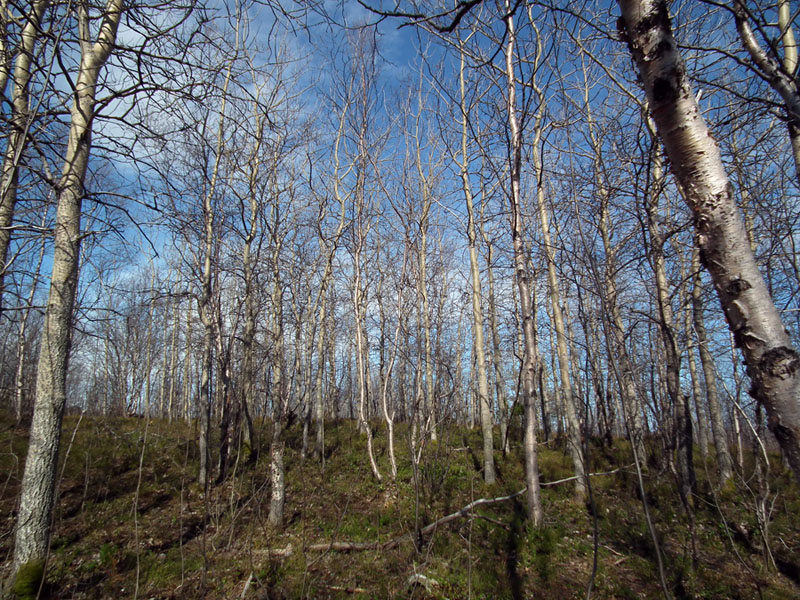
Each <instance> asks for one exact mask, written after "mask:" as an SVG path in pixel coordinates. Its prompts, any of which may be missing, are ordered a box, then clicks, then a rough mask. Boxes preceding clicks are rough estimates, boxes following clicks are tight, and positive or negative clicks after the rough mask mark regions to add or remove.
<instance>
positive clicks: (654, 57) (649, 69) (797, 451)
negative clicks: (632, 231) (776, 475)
mask: <svg viewBox="0 0 800 600" xmlns="http://www.w3.org/2000/svg"><path fill="white" fill-rule="evenodd" d="M619 5H620V7H621V9H622V17H623V19H622V23H623V25H624V29H625V32H626V37H627V41H628V44H629V47H630V50H631V53H632V55H633V59H634V61H635V63H636V65H637V66H638V69H639V73H640V75H641V81H642V84H643V86H644V88H645V92H646V94H647V98H648V102H649V105H650V108H651V113H652V116H653V119H654V120H655V122H656V125H657V127H658V133H659V135H660V136H661V139H662V141H663V143H664V146H665V148H666V150H667V155H668V156H669V159H670V164H671V166H672V170H673V171H674V173H675V175H676V177H677V179H678V181H679V182H680V184H681V187H682V189H683V192H684V197H685V199H686V202H687V204H688V205H689V207H690V208H691V210H692V213H693V216H694V223H695V228H696V231H697V245H698V247H699V248H700V262H701V263H702V264H703V266H704V267H705V268H706V269H707V270H708V272H709V273H710V274H711V278H712V281H713V283H714V288H715V289H716V291H717V295H718V296H719V299H720V303H721V304H722V308H723V310H724V312H725V317H726V319H727V321H728V325H729V327H730V329H731V331H732V332H733V335H734V338H735V341H736V345H737V346H738V347H739V349H740V350H741V352H742V354H743V355H744V358H745V362H746V364H747V374H748V375H749V377H750V380H751V381H752V388H751V394H752V395H753V397H754V398H755V399H756V400H758V401H759V402H761V403H762V404H763V405H764V407H765V408H766V410H767V414H768V416H769V427H770V430H771V431H772V432H773V434H774V435H775V437H776V438H777V439H778V441H779V442H780V444H781V447H782V448H783V451H784V452H785V454H786V456H787V458H788V460H789V463H790V465H791V467H792V470H793V471H794V474H795V478H796V479H797V480H798V481H800V358H798V355H797V351H796V350H795V349H794V348H793V347H792V343H791V340H790V337H789V334H788V333H787V331H786V328H785V326H784V324H783V322H782V321H781V317H780V314H779V312H778V310H777V309H776V308H775V305H774V303H773V301H772V298H771V297H770V295H769V292H768V290H767V287H766V284H765V283H764V279H763V277H762V276H761V273H760V272H759V270H758V266H757V265H756V261H755V258H754V256H753V253H752V251H751V250H750V245H749V241H748V239H747V234H746V232H745V228H744V223H743V221H742V217H741V215H740V214H739V212H738V209H737V206H736V202H735V200H734V197H733V187H732V186H731V184H730V181H729V180H728V176H727V174H726V172H725V168H724V166H723V164H722V159H721V157H720V152H719V147H718V146H717V144H716V142H715V141H714V138H713V137H712V136H711V135H710V132H709V131H708V128H707V126H706V124H705V121H704V119H703V117H702V114H701V112H700V109H699V107H698V105H697V101H696V99H695V95H694V93H693V91H692V89H691V87H690V84H689V79H688V77H687V74H686V66H685V64H684V62H683V59H682V58H681V56H680V53H679V50H678V46H677V44H676V42H675V39H674V38H673V36H672V30H671V24H670V19H669V11H668V8H667V3H666V2H665V1H664V0H619Z"/></svg>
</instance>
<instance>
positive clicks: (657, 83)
mask: <svg viewBox="0 0 800 600" xmlns="http://www.w3.org/2000/svg"><path fill="white" fill-rule="evenodd" d="M677 98H678V90H677V86H675V85H673V84H672V82H671V81H670V80H669V79H666V78H664V77H656V78H655V80H654V81H653V100H654V101H655V103H656V104H661V103H662V102H675V100H677Z"/></svg>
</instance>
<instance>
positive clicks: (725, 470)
mask: <svg viewBox="0 0 800 600" xmlns="http://www.w3.org/2000/svg"><path fill="white" fill-rule="evenodd" d="M692 268H693V270H694V271H695V273H696V274H695V276H694V278H693V279H694V281H693V285H692V314H693V320H694V332H695V335H696V336H697V347H698V350H699V351H700V364H701V366H702V369H703V379H704V380H705V383H706V401H707V403H708V414H709V416H710V417H711V435H712V436H713V439H714V450H715V451H716V454H717V473H718V474H719V482H720V485H724V484H725V483H727V481H728V480H729V479H730V478H731V477H733V461H732V460H731V453H730V450H729V449H728V436H727V434H726V432H725V422H724V421H723V419H722V407H721V406H720V402H719V393H718V392H717V376H716V373H715V369H714V359H713V358H712V356H711V352H710V351H709V350H708V339H707V336H706V325H705V320H704V319H703V289H702V283H701V278H700V270H699V269H700V255H699V252H697V251H696V252H695V254H694V256H693V257H692Z"/></svg>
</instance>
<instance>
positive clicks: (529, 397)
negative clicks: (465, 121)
mask: <svg viewBox="0 0 800 600" xmlns="http://www.w3.org/2000/svg"><path fill="white" fill-rule="evenodd" d="M509 9H510V5H509V3H508V2H506V10H507V15H506V17H505V24H506V47H505V59H506V65H505V66H506V79H507V85H508V88H507V89H508V95H507V102H508V105H507V107H506V108H507V112H508V126H509V130H510V132H511V147H510V167H511V169H510V171H511V172H510V176H511V189H510V190H509V196H508V197H509V202H510V209H511V210H510V217H511V240H512V243H513V247H514V273H515V276H516V281H517V288H518V290H519V304H520V320H521V321H522V332H523V337H524V342H523V343H524V347H525V349H524V351H525V354H524V356H525V358H524V362H523V367H522V389H523V401H524V408H525V435H524V441H523V447H524V451H525V484H526V486H527V490H526V498H527V504H528V516H529V517H530V519H531V521H533V525H534V526H535V527H538V526H540V525H541V524H542V519H543V517H544V514H543V511H542V498H541V489H540V485H539V458H538V445H537V441H536V429H537V423H536V403H535V393H536V391H535V390H536V360H535V355H536V351H535V349H534V343H535V342H534V330H533V314H532V311H531V300H530V298H531V285H530V279H529V277H530V275H529V272H528V269H527V260H526V255H527V253H526V250H525V244H524V242H523V237H522V236H523V231H524V227H523V223H522V206H521V198H520V167H521V162H522V133H521V132H520V127H519V122H518V121H517V103H516V77H515V75H514V44H515V43H516V34H515V31H514V15H513V13H512V12H510V10H509Z"/></svg>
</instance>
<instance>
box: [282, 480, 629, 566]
mask: <svg viewBox="0 0 800 600" xmlns="http://www.w3.org/2000/svg"><path fill="white" fill-rule="evenodd" d="M631 466H632V465H626V466H624V467H620V468H618V469H614V470H613V471H605V472H602V473H589V474H587V475H586V477H596V476H598V475H613V474H614V473H618V472H619V471H622V470H623V469H627V468H628V467H631ZM579 477H582V476H581V475H576V476H574V477H567V478H566V479H559V480H557V481H547V482H543V483H541V485H542V486H543V487H544V486H549V485H558V484H560V483H567V482H568V481H574V480H575V479H578V478H579ZM527 490H528V488H527V487H524V488H522V489H521V490H519V491H517V492H514V493H513V494H508V495H507V496H499V497H497V498H479V499H477V500H474V501H472V502H470V503H469V504H467V505H466V506H465V507H463V508H462V509H460V510H457V511H456V512H454V513H450V514H449V515H446V516H444V517H442V518H441V519H437V520H436V521H434V522H433V523H430V524H429V525H426V526H425V527H423V528H422V529H420V531H419V537H424V536H427V535H429V534H431V533H433V532H434V531H436V529H437V528H439V527H441V526H442V525H446V524H447V523H449V522H450V521H455V520H456V519H460V518H463V517H470V516H471V517H479V518H482V519H486V520H488V521H491V522H493V523H495V524H498V525H501V526H502V524H500V523H498V522H496V521H494V520H492V519H489V518H488V517H486V516H483V515H478V514H473V512H472V511H473V509H475V508H477V507H478V506H483V505H485V504H497V503H499V502H507V501H508V500H513V499H514V498H517V497H519V496H522V495H523V494H524V493H525V492H526V491H527ZM412 539H413V536H412V535H411V534H410V533H404V534H403V535H400V536H397V537H395V538H392V539H390V540H388V541H385V542H326V543H322V544H310V545H308V546H306V547H305V550H306V551H307V552H329V551H331V550H335V551H336V552H363V551H365V550H389V549H391V548H395V547H396V546H399V545H400V544H402V543H403V542H405V541H411V540H412ZM269 554H270V555H272V556H282V557H288V556H291V554H292V545H291V544H289V545H288V546H286V548H281V549H275V550H269Z"/></svg>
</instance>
